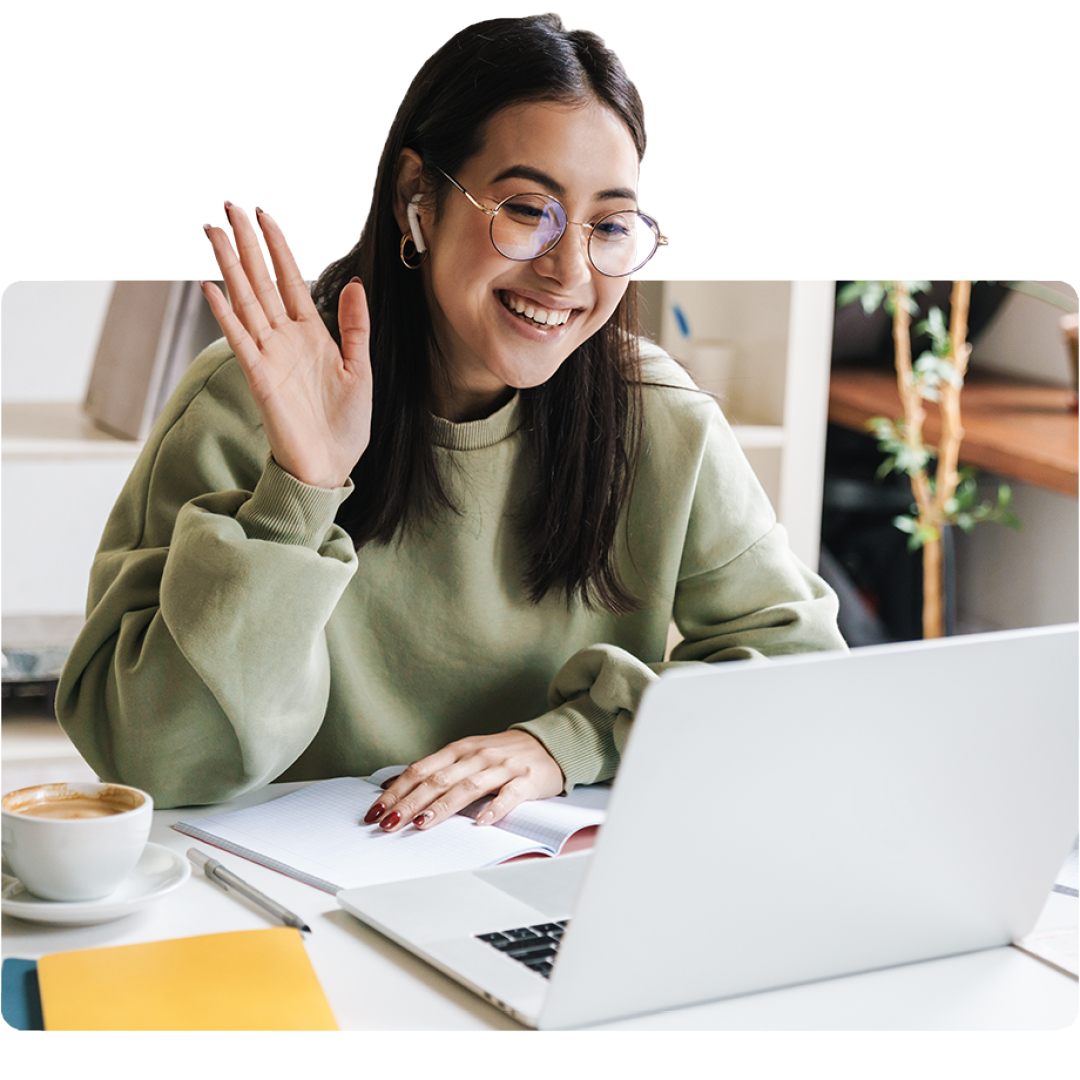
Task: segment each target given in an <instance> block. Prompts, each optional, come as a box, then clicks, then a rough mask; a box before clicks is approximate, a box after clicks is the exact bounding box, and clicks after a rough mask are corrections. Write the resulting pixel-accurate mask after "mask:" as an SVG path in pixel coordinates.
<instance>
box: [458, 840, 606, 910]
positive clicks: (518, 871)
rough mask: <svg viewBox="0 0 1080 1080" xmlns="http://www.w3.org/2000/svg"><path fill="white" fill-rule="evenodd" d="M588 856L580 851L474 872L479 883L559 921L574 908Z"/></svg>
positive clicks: (504, 864)
mask: <svg viewBox="0 0 1080 1080" xmlns="http://www.w3.org/2000/svg"><path fill="white" fill-rule="evenodd" d="M590 854H591V852H588V851H583V852H581V853H580V854H574V855H559V856H557V857H555V858H553V859H526V860H525V861H523V862H516V863H503V864H502V865H501V866H490V867H488V868H487V869H484V870H475V871H474V872H473V873H474V876H475V877H478V878H480V880H481V881H484V882H486V883H487V884H488V885H494V886H495V888H497V889H500V890H501V891H502V892H504V893H507V894H508V895H510V896H512V897H514V899H516V900H522V901H524V902H525V903H526V904H532V906H533V907H536V908H539V909H540V910H541V911H545V912H548V913H549V914H550V916H551V917H552V918H556V917H559V918H562V917H565V916H566V915H569V914H570V912H571V911H572V910H573V908H574V902H575V901H576V900H577V895H578V891H579V890H580V889H581V882H582V880H583V879H584V877H585V869H586V867H587V866H588V865H589V855H590Z"/></svg>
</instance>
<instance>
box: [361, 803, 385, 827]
mask: <svg viewBox="0 0 1080 1080" xmlns="http://www.w3.org/2000/svg"><path fill="white" fill-rule="evenodd" d="M385 809H386V807H385V806H383V804H382V803H381V802H377V803H376V804H375V805H374V806H373V807H372V808H371V809H370V810H369V811H368V812H367V813H366V814H365V815H364V824H365V825H374V824H375V822H376V821H378V820H379V818H381V817H382V815H383V811H384V810H385Z"/></svg>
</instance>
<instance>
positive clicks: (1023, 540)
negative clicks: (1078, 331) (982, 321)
mask: <svg viewBox="0 0 1080 1080" xmlns="http://www.w3.org/2000/svg"><path fill="white" fill-rule="evenodd" d="M1041 284H1044V285H1046V286H1047V287H1048V288H1051V289H1054V290H1055V291H1056V292H1059V293H1065V294H1066V295H1068V296H1070V297H1072V298H1073V299H1075V297H1076V293H1075V291H1074V290H1073V289H1072V288H1071V287H1070V286H1069V285H1067V284H1065V283H1064V282H1061V281H1047V282H1042V283H1041ZM1061 314H1062V312H1061V311H1059V310H1058V309H1057V308H1056V307H1053V306H1051V305H1049V304H1047V303H1045V302H1043V301H1041V300H1036V299H1034V298H1032V297H1030V296H1027V295H1024V294H1021V293H1014V294H1013V295H1011V296H1010V297H1009V298H1008V299H1007V300H1006V301H1005V302H1004V303H1003V304H1002V306H1001V308H1000V309H999V310H998V312H997V313H996V314H995V316H994V318H993V320H992V322H991V323H990V324H989V325H988V326H987V327H986V329H985V331H984V332H983V334H982V335H981V336H980V338H979V341H978V342H977V344H976V345H975V347H974V348H973V349H972V355H971V366H972V368H973V369H979V370H987V371H995V372H1000V373H1003V374H1016V375H1023V376H1026V377H1028V378H1031V379H1034V380H1036V381H1038V382H1042V383H1047V384H1053V385H1059V386H1065V385H1068V384H1069V381H1070V375H1069V362H1068V354H1067V353H1066V351H1065V344H1064V341H1063V340H1062V336H1061V329H1060V327H1059V325H1058V323H1059V320H1060V317H1061ZM960 407H961V410H962V409H963V397H962V396H961V399H960ZM998 480H1003V481H1004V482H1005V483H1007V484H1008V485H1009V487H1010V488H1011V489H1012V492H1013V503H1014V506H1015V509H1016V512H1017V514H1018V515H1019V517H1020V519H1021V520H1022V521H1023V523H1024V529H1023V531H1022V532H1019V533H1017V532H1014V531H1013V530H1011V529H1006V528H1004V527H1002V526H1000V525H994V524H983V525H979V526H977V527H976V528H975V530H974V531H973V532H972V533H971V535H970V536H965V535H963V534H960V535H958V536H957V541H956V562H957V572H956V577H957V582H956V589H957V617H958V622H959V625H960V627H961V628H963V629H969V630H989V629H1011V628H1013V627H1022V626H1048V625H1052V624H1054V623H1060V622H1075V621H1077V619H1078V617H1080V616H1078V607H1080V603H1078V593H1080V581H1078V578H1080V573H1078V566H1080V525H1078V521H1080V519H1078V505H1077V500H1076V499H1074V498H1070V497H1069V496H1066V495H1061V494H1058V493H1057V492H1054V491H1047V490H1045V489H1043V488H1039V487H1035V486H1034V485H1032V484H1026V483H1024V482H1022V481H1019V480H1012V479H1010V478H1008V477H995V476H993V475H991V474H983V482H984V483H985V484H986V486H987V489H988V494H992V493H993V490H995V489H996V482H997V481H998Z"/></svg>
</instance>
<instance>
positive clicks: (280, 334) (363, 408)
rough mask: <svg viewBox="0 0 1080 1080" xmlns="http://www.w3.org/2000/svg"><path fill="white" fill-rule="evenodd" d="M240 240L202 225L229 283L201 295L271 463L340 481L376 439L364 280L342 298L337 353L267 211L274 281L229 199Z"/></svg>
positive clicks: (325, 483)
mask: <svg viewBox="0 0 1080 1080" xmlns="http://www.w3.org/2000/svg"><path fill="white" fill-rule="evenodd" d="M225 212H226V214H228V217H229V224H230V225H231V226H232V229H233V233H234V235H235V238H236V251H235V252H234V251H233V247H232V244H231V243H230V242H229V236H228V234H227V233H226V232H225V230H224V229H217V228H213V227H211V226H209V225H207V226H205V229H206V235H207V236H208V237H209V238H210V243H211V244H213V246H214V255H215V257H216V258H217V263H218V266H219V267H220V268H221V273H222V276H223V278H224V281H225V285H226V287H227V289H228V293H229V298H230V300H231V303H230V300H226V299H225V296H224V295H223V294H222V292H221V290H220V289H219V288H218V287H217V286H216V285H213V284H211V283H208V282H204V283H203V285H202V290H203V294H204V295H205V297H206V300H207V302H208V303H209V305H210V310H211V311H212V312H213V313H214V317H215V318H216V319H217V321H218V324H219V325H220V326H221V329H222V331H223V332H224V334H225V337H226V339H227V340H228V342H229V344H230V345H231V346H232V349H233V352H234V353H236V358H237V360H238V361H239V363H240V367H241V368H242V369H243V372H244V375H245V376H246V377H247V381H248V385H249V386H250V387H251V393H252V396H253V397H254V399H255V404H256V405H257V406H258V409H259V413H260V415H261V416H262V420H263V425H264V427H265V431H266V437H267V439H268V440H269V443H270V452H271V453H272V454H273V455H274V460H275V461H276V462H277V463H278V465H280V466H281V467H282V468H283V469H285V470H286V472H289V473H291V474H292V475H293V476H295V477H296V479H297V480H300V481H302V482H303V483H305V484H311V485H313V486H315V487H322V488H337V487H341V486H342V485H343V484H344V483H345V481H346V480H347V479H348V476H349V474H350V473H351V472H352V468H353V466H354V465H355V464H356V462H357V461H358V460H359V458H360V455H361V454H363V452H364V451H365V450H366V449H367V445H368V440H369V438H370V435H371V364H370V362H369V359H368V340H369V337H370V331H371V323H370V320H369V318H368V310H367V298H366V296H365V293H364V287H363V285H361V284H360V282H359V280H358V279H354V280H353V282H351V283H350V284H349V285H346V286H345V288H344V290H342V293H341V299H340V301H339V304H338V326H339V329H340V332H341V348H340V349H339V348H338V346H337V344H336V343H335V341H334V339H333V338H332V337H331V336H330V332H329V331H328V330H327V328H326V324H325V323H324V322H323V320H322V317H321V316H320V315H319V312H318V311H317V310H316V308H315V303H314V301H313V300H312V299H311V294H310V293H309V292H308V288H307V286H306V285H305V284H304V280H303V278H302V277H301V276H300V271H299V270H298V269H297V267H296V263H295V261H294V260H293V256H292V252H291V251H290V250H289V245H288V244H287V243H286V242H285V236H284V234H283V233H282V231H281V229H280V228H279V227H278V224H277V222H276V221H274V219H273V218H272V217H270V215H269V214H266V213H264V212H263V211H261V210H256V215H257V217H258V221H259V226H260V227H261V229H262V233H263V237H264V238H265V240H266V246H267V250H268V251H269V252H270V259H271V261H272V262H273V265H274V273H275V274H276V276H277V285H276V286H275V284H274V282H273V281H272V280H271V279H270V275H269V273H268V272H267V269H266V263H265V262H264V261H263V257H262V252H261V250H260V249H259V239H258V236H257V234H256V232H255V229H254V228H253V227H252V225H251V222H250V221H249V220H248V217H247V215H246V214H245V213H244V212H243V210H241V209H240V208H239V207H237V206H233V205H232V204H231V203H226V204H225Z"/></svg>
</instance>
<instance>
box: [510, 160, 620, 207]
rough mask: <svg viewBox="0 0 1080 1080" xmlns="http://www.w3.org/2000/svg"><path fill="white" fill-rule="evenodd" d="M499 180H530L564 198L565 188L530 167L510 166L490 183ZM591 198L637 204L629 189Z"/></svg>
mask: <svg viewBox="0 0 1080 1080" xmlns="http://www.w3.org/2000/svg"><path fill="white" fill-rule="evenodd" d="M500 180H531V181H533V183H536V184H540V185H541V187H546V188H547V189H548V190H549V191H553V192H554V193H555V194H556V196H558V198H560V199H565V198H566V188H565V187H563V185H562V184H560V183H559V182H558V180H556V179H555V178H554V177H553V176H549V175H548V174H547V173H546V172H544V170H543V169H534V168H533V167H532V166H531V165H511V166H510V168H508V169H503V171H502V172H501V173H499V175H498V176H496V177H495V179H494V180H492V183H493V184H497V183H498V182H499V181H500ZM593 198H594V199H597V200H605V199H629V200H630V201H631V202H637V192H635V191H633V190H631V189H630V188H605V189H604V190H603V191H598V192H597V193H596V194H595V195H594V196H593Z"/></svg>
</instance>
